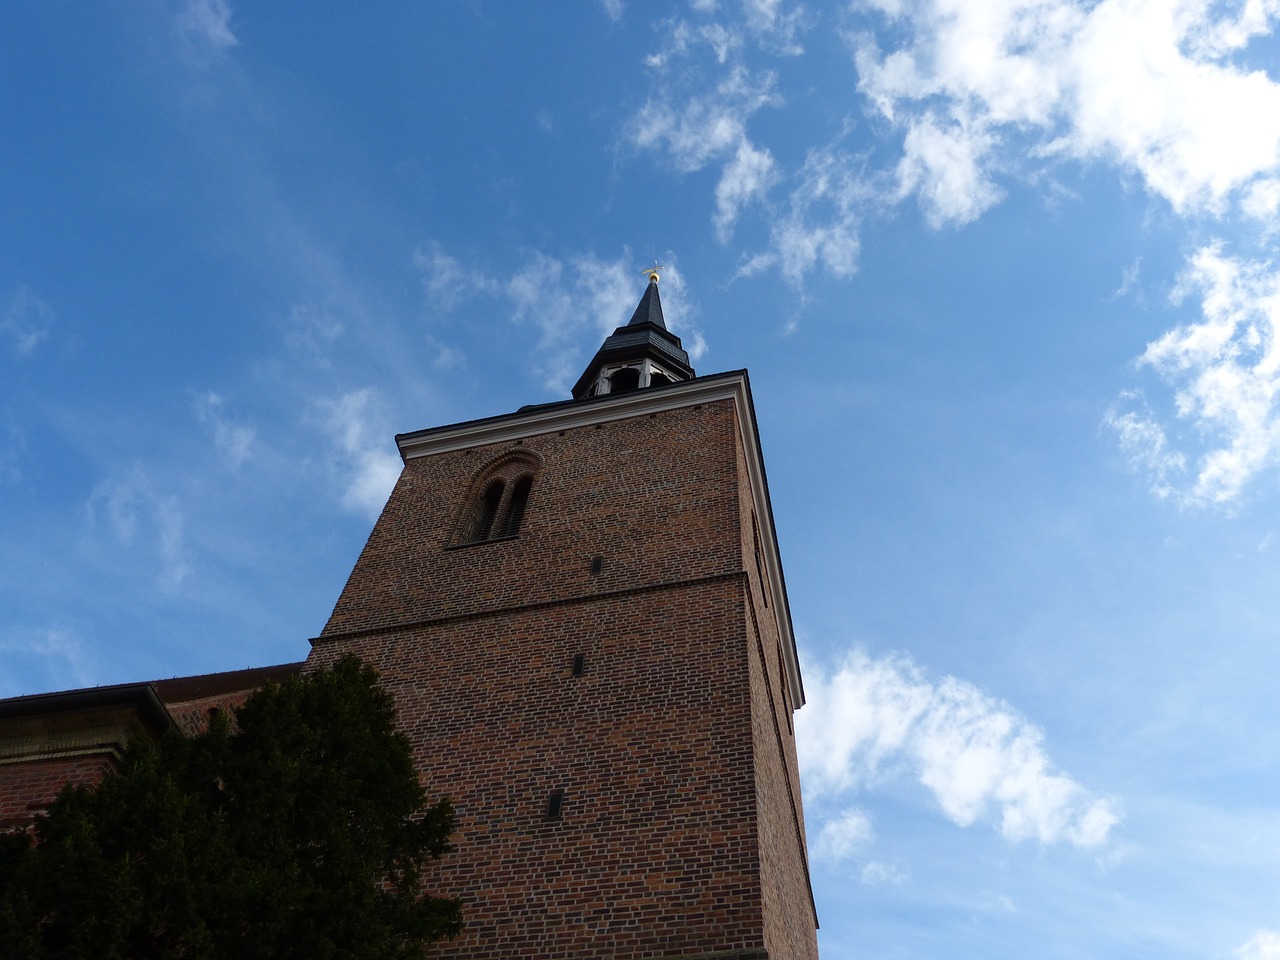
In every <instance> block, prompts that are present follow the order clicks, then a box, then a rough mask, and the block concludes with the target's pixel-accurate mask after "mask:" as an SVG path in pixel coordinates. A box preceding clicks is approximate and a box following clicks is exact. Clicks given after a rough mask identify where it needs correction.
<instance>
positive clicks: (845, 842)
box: [813, 807, 875, 860]
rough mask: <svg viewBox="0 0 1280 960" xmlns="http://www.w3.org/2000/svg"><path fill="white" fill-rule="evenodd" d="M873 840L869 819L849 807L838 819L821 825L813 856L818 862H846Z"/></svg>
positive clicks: (854, 808)
mask: <svg viewBox="0 0 1280 960" xmlns="http://www.w3.org/2000/svg"><path fill="white" fill-rule="evenodd" d="M874 838H875V831H874V830H873V829H872V826H871V818H870V817H868V816H867V815H866V814H865V813H863V812H862V811H861V810H859V809H858V808H857V807H850V808H849V809H847V810H845V811H844V812H843V813H842V814H841V815H840V816H839V817H838V818H836V819H834V820H827V821H826V822H825V823H823V825H822V829H821V830H820V831H819V832H818V839H817V840H816V841H815V843H814V844H813V856H814V857H815V858H816V859H819V860H847V859H848V858H849V857H851V856H853V854H855V853H858V852H859V851H860V850H862V849H863V848H864V847H866V846H867V845H868V844H869V843H871V841H872V840H873V839H874Z"/></svg>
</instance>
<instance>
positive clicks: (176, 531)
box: [86, 464, 191, 588]
mask: <svg viewBox="0 0 1280 960" xmlns="http://www.w3.org/2000/svg"><path fill="white" fill-rule="evenodd" d="M86 508H87V510H88V514H89V518H90V521H91V522H96V521H98V520H99V519H105V520H106V523H107V526H108V528H109V530H110V532H111V533H112V535H113V536H114V538H115V541H116V543H117V544H118V545H119V546H121V547H125V548H130V549H143V550H152V551H154V552H155V554H156V556H157V558H158V559H159V561H160V575H159V580H160V583H161V585H162V586H165V587H168V588H173V587H176V586H178V585H179V584H180V583H181V582H182V581H183V580H184V579H185V578H186V577H187V575H188V574H189V573H190V572H191V563H190V559H189V557H188V554H187V549H186V545H185V543H184V540H183V526H184V523H185V519H184V516H183V512H182V506H181V503H180V501H179V499H178V497H177V496H176V495H174V494H172V493H168V492H166V491H164V490H162V489H161V488H160V487H159V486H158V485H157V484H156V482H155V481H154V480H153V479H152V477H151V474H150V473H149V472H148V471H147V469H146V468H145V467H143V466H142V465H140V464H135V465H134V466H133V467H131V468H129V469H128V470H127V471H125V472H124V473H122V474H119V475H116V476H112V477H111V478H109V479H107V480H106V481H104V482H103V483H101V484H99V485H98V486H97V487H95V488H94V491H93V493H92V494H91V495H90V497H89V500H88V503H87V504H86Z"/></svg>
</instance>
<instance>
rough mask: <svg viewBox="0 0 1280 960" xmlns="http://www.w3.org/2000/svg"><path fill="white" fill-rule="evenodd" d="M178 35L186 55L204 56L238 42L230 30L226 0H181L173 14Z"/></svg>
mask: <svg viewBox="0 0 1280 960" xmlns="http://www.w3.org/2000/svg"><path fill="white" fill-rule="evenodd" d="M174 24H175V25H176V27H177V30H178V35H179V37H181V38H182V41H183V44H184V47H185V48H186V52H187V53H188V55H189V56H194V57H196V58H200V59H203V58H207V57H208V56H210V55H214V54H219V53H222V52H224V51H226V50H229V49H230V48H232V47H234V46H236V45H237V44H239V42H240V41H239V40H237V39H236V35H235V34H234V33H232V32H231V5H230V4H228V3H227V0H184V2H183V3H181V5H180V6H179V8H178V11H177V13H176V15H175V17H174Z"/></svg>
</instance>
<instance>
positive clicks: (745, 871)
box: [308, 273, 817, 960]
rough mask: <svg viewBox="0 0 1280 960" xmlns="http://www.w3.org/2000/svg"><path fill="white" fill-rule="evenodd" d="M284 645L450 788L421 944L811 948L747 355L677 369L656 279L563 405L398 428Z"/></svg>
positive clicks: (469, 949) (443, 791)
mask: <svg viewBox="0 0 1280 960" xmlns="http://www.w3.org/2000/svg"><path fill="white" fill-rule="evenodd" d="M396 439H397V443H398V444H399V448H400V453H401V455H402V457H403V459H404V470H403V472H402V473H401V475H400V479H399V482H398V483H397V484H396V487H395V490H394V492H393V493H392V494H391V497H390V499H389V500H388V502H387V505H386V507H385V508H384V509H383V512H382V516H381V517H380V518H379V520H378V522H377V525H376V526H375V527H374V529H373V533H372V535H371V536H370V537H369V541H368V543H367V544H366V545H365V548H364V550H363V552H362V553H361V555H360V559H359V561H358V562H357V563H356V566H355V569H354V570H353V571H352V573H351V577H350V579H349V580H348V582H347V585H346V587H345V589H344V590H343V592H342V595H341V597H340V598H339V600H338V603H337V605H336V607H335V608H334V611H333V615H332V616H331V617H330V619H329V622H328V624H327V625H326V627H325V629H324V632H323V633H322V634H321V635H320V636H319V637H318V638H316V639H315V640H313V641H312V652H311V657H310V660H309V661H308V663H309V665H311V666H314V665H317V664H323V663H329V662H332V661H333V660H335V659H336V658H338V657H339V656H341V655H343V654H346V653H355V654H357V655H358V656H360V657H362V658H363V659H365V660H367V661H369V662H371V663H373V664H375V665H376V666H377V668H378V670H379V672H380V673H381V676H382V680H383V683H384V685H385V686H386V687H387V688H388V689H389V690H390V691H391V692H392V693H393V694H394V696H395V698H396V702H397V705H398V710H399V718H400V724H401V726H402V728H403V731H404V733H405V734H406V735H407V736H408V738H409V740H410V742H411V743H412V746H413V749H414V753H415V756H416V759H417V763H418V766H419V769H420V771H421V774H422V778H423V783H424V784H425V785H426V787H427V789H428V793H429V794H432V795H448V796H450V797H452V798H453V801H454V804H455V807H456V809H457V813H458V829H457V831H456V832H455V834H454V838H453V839H454V851H453V852H452V853H450V854H449V855H447V856H446V857H445V858H444V859H443V860H442V861H440V863H439V864H438V865H437V867H436V871H435V874H434V875H433V877H432V885H433V886H435V887H436V888H437V892H440V893H444V894H447V895H451V896H460V897H461V898H462V900H463V915H464V920H465V923H466V928H465V930H464V932H463V934H462V935H461V936H460V937H459V938H458V939H456V940H454V941H450V942H447V943H444V944H440V945H437V946H436V947H434V948H433V950H432V951H431V955H432V956H438V957H450V958H453V957H457V958H469V960H470V958H495V960H496V958H502V960H509V958H515V957H519V958H543V957H547V958H584V960H585V958H591V960H598V958H605V957H609V958H633V957H637V958H638V957H650V958H656V957H661V958H669V960H677V958H683V960H693V958H698V960H712V958H716V960H748V958H751V960H757V958H758V960H764V958H770V960H792V958H796V960H800V958H815V957H816V956H817V940H816V934H815V928H816V923H817V921H816V914H815V910H814V906H813V898H812V894H811V891H810V887H809V876H808V867H807V861H806V853H805V836H804V821H803V817H802V813H801V805H800V784H799V777H798V772H797V765H796V750H795V741H794V739H793V733H792V711H793V710H795V709H796V708H798V707H799V706H800V704H802V703H803V692H802V688H801V683H800V673H799V668H798V664H797V660H796V651H795V643H794V639H793V637H792V631H791V621H790V615H789V612H788V609H787V596H786V588H785V585H784V582H783V577H782V567H781V564H780V562H779V558H778V549H777V542H776V539H775V537H774V531H773V518H772V513H771V510H770V506H769V494H768V487H767V485H766V482H765V473H764V464H763V461H762V459H761V454H760V446H759V442H758V440H757V436H756V423H755V415H754V412H753V409H752V402H751V392H750V388H749V384H748V380H747V374H746V372H745V371H737V372H732V373H724V374H716V375H713V376H704V377H695V376H694V371H693V369H692V367H691V366H690V365H689V357H688V354H687V353H686V352H685V351H684V350H683V348H682V347H681V344H680V340H679V338H678V337H676V336H674V335H673V334H671V333H670V332H669V331H668V330H667V329H666V325H665V323H664V321H663V316H662V306H661V302H660V300H659V297H658V277H657V274H656V273H653V274H651V276H650V281H649V286H648V289H647V290H646V291H645V293H644V296H643V298H642V299H641V301H640V305H639V306H638V307H637V309H636V312H635V315H634V316H633V317H632V318H631V321H630V323H628V324H626V325H625V326H622V327H619V328H618V329H617V330H616V331H614V333H613V334H612V335H611V336H609V337H608V338H607V339H606V340H605V342H604V345H603V346H602V347H601V349H600V350H599V352H598V353H597V354H596V355H595V357H594V358H593V359H592V361H591V364H590V365H589V366H588V368H587V370H586V371H585V372H584V373H583V375H582V378H581V379H580V380H579V381H578V384H577V385H576V386H575V388H574V391H573V399H572V400H567V401H563V402H559V403H550V404H544V405H540V406H533V407H525V408H523V409H521V410H519V411H517V412H516V413H512V414H509V415H506V416H500V417H491V418H488V419H484V420H475V421H471V422H468V423H462V424H456V425H453V426H447V427H437V428H434V429H429V430H423V431H420V432H417V433H411V434H406V435H402V436H399V437H397V438H396Z"/></svg>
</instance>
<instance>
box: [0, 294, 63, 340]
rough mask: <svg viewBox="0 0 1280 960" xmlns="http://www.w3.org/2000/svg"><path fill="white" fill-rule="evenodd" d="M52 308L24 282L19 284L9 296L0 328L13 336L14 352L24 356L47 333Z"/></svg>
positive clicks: (51, 316)
mask: <svg viewBox="0 0 1280 960" xmlns="http://www.w3.org/2000/svg"><path fill="white" fill-rule="evenodd" d="M53 321H54V313H53V308H52V307H50V306H49V304H47V303H46V302H45V301H44V299H43V298H41V297H40V296H39V295H38V294H36V293H35V292H34V291H33V290H32V289H31V288H30V287H28V286H27V285H26V284H22V285H20V286H19V287H18V288H17V289H16V290H15V291H14V292H13V296H11V297H10V298H9V304H8V306H7V307H6V308H5V311H4V316H3V318H2V319H0V330H4V331H5V332H7V333H8V334H9V335H10V336H11V337H13V349H14V352H15V353H16V354H17V355H18V356H20V357H25V356H28V355H29V354H31V353H32V351H34V350H35V348H36V347H37V346H39V344H40V341H41V340H43V339H44V338H45V337H47V336H48V335H49V328H50V327H51V326H52V325H53Z"/></svg>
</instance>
